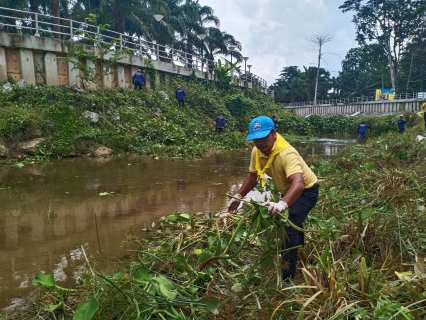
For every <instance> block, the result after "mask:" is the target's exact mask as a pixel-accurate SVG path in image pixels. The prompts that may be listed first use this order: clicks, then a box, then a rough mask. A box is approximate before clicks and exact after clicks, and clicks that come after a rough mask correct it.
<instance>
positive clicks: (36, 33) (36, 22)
mask: <svg viewBox="0 0 426 320" xmlns="http://www.w3.org/2000/svg"><path fill="white" fill-rule="evenodd" d="M34 14H35V27H36V32H35V34H34V35H35V36H36V37H40V33H38V13H34Z"/></svg>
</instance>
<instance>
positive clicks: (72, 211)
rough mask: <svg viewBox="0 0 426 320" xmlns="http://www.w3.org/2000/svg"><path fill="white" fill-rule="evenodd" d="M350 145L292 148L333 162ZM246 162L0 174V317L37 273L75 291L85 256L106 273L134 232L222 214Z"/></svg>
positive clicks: (134, 160)
mask: <svg viewBox="0 0 426 320" xmlns="http://www.w3.org/2000/svg"><path fill="white" fill-rule="evenodd" d="M350 142H351V140H336V139H318V140H309V141H304V142H298V143H295V144H293V145H294V146H295V147H296V148H297V149H298V151H299V153H300V154H301V155H302V156H303V157H305V158H306V157H309V156H311V155H322V156H325V157H329V156H332V155H334V154H335V153H336V152H337V151H338V150H339V149H340V148H341V147H343V146H344V145H346V144H348V143H350ZM249 157H250V150H248V149H247V150H243V151H231V152H229V151H227V152H223V153H214V154H212V155H210V156H208V157H205V158H199V159H185V160H181V159H172V160H153V159H150V158H146V157H138V156H126V157H109V158H75V159H62V160H57V161H51V162H45V163H41V164H36V165H33V166H26V167H23V168H15V167H10V166H7V167H0V310H2V311H7V310H12V309H13V308H15V307H16V306H19V305H21V304H22V303H23V301H24V300H23V299H24V298H25V297H26V296H27V295H28V294H29V293H30V292H31V291H33V290H34V287H33V285H32V283H31V281H32V279H34V276H35V275H36V274H37V273H39V272H44V273H49V272H54V274H55V279H56V281H57V283H58V284H59V285H63V286H72V285H73V284H74V281H75V278H76V277H77V276H78V274H79V273H78V270H79V267H80V266H81V265H83V264H84V263H85V258H84V253H86V254H87V255H88V256H93V257H95V258H96V259H97V260H98V261H99V263H100V265H101V266H102V268H104V267H108V266H110V265H112V263H113V259H112V258H113V257H120V256H122V255H123V254H124V253H125V252H124V250H123V249H122V247H121V243H122V241H123V240H124V238H125V236H126V234H127V233H128V232H129V230H130V229H132V230H133V232H134V234H135V235H137V236H143V232H142V229H145V228H148V227H150V226H151V224H152V222H154V221H155V220H157V219H158V218H159V217H161V216H163V215H168V214H170V213H172V212H175V211H180V212H203V213H208V212H213V213H216V212H224V211H225V209H226V203H227V201H228V199H227V197H226V193H227V192H231V193H234V192H235V191H236V190H237V189H238V188H239V185H240V183H241V182H242V181H243V179H244V177H245V176H246V174H247V170H248V166H249V161H250V159H249ZM253 196H255V195H253ZM83 250H84V251H83ZM99 252H102V256H103V257H104V258H101V256H100V255H99Z"/></svg>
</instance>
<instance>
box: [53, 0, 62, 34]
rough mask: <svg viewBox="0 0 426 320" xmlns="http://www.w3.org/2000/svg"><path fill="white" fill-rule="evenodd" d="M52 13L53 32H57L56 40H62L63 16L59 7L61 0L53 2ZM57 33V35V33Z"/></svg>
mask: <svg viewBox="0 0 426 320" xmlns="http://www.w3.org/2000/svg"><path fill="white" fill-rule="evenodd" d="M52 13H53V23H54V26H53V30H54V31H55V38H60V37H61V35H60V33H59V32H61V26H60V24H61V20H60V19H59V18H60V16H61V9H60V6H59V0H52ZM56 32H57V33H56Z"/></svg>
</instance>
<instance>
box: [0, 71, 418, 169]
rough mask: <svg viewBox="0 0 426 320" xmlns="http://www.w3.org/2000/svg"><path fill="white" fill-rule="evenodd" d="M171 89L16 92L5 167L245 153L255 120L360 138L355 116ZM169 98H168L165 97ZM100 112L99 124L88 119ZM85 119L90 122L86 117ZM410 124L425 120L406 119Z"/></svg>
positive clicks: (291, 133)
mask: <svg viewBox="0 0 426 320" xmlns="http://www.w3.org/2000/svg"><path fill="white" fill-rule="evenodd" d="M177 83H180V84H182V86H183V87H184V89H185V91H186V105H185V107H184V108H182V109H178V108H177V103H176V100H175V99H174V89H170V88H174V87H176V85H177ZM170 88H161V87H160V88H158V89H156V90H152V91H133V90H121V89H111V90H105V91H102V90H99V91H89V92H84V91H83V92H82V91H81V90H80V91H77V90H76V89H75V88H52V87H37V88H34V87H29V88H20V87H19V86H17V85H14V86H13V90H11V91H7V92H3V93H2V94H1V95H0V158H1V159H3V162H5V161H6V162H8V161H9V162H15V161H16V159H19V161H22V159H24V158H25V159H26V161H28V162H31V161H34V160H36V161H40V160H47V159H52V158H59V157H73V156H91V155H95V151H96V149H97V148H98V147H100V146H103V147H107V148H109V149H112V153H113V154H125V153H132V154H141V155H150V156H153V157H158V158H161V157H192V156H201V155H204V154H206V153H208V152H209V151H210V150H227V149H236V148H241V147H244V146H245V144H244V135H245V133H246V130H247V124H248V123H249V121H250V120H251V119H252V118H253V117H255V116H258V115H262V114H263V115H268V116H272V115H275V116H277V118H278V119H279V120H280V126H279V131H280V132H281V133H284V134H285V135H286V137H289V138H290V139H289V140H290V141H292V140H295V139H298V138H296V136H301V135H304V136H311V135H321V134H331V135H339V134H342V133H348V134H353V135H354V134H355V133H356V128H357V126H358V124H359V122H360V119H359V118H356V117H344V116H332V117H320V116H310V117H308V118H301V117H298V116H296V115H295V114H294V113H291V112H288V111H285V110H284V109H283V108H282V107H281V106H280V105H278V104H274V103H272V102H271V101H270V100H269V99H268V97H267V96H266V95H264V94H262V93H259V92H256V91H254V90H242V89H241V88H237V87H231V89H230V90H229V91H228V92H223V91H221V90H219V89H217V88H216V87H214V86H212V85H211V84H207V83H202V82H201V83H200V82H190V81H188V82H185V81H183V80H181V79H176V78H174V79H173V80H172V84H171V87H170ZM161 91H163V92H165V93H166V94H167V95H168V96H169V99H166V98H165V97H164V95H163V94H162V92H161ZM88 112H94V113H96V114H97V115H98V116H99V120H98V121H97V122H94V121H92V120H91V119H90V117H88V116H87V113H88ZM220 112H224V113H225V116H226V121H227V125H226V130H225V132H224V133H223V134H221V135H217V134H215V133H214V126H215V123H214V119H215V117H216V116H217V115H218V114H219V113H220ZM85 115H86V116H85ZM407 118H408V120H409V123H408V125H409V126H410V125H413V124H414V123H415V121H421V119H420V118H418V119H417V118H416V117H415V116H414V115H410V114H407ZM366 121H367V122H368V123H369V124H370V125H371V126H372V127H373V129H374V130H373V131H372V132H371V134H372V135H373V136H374V135H380V134H381V133H383V132H388V131H396V130H397V129H396V125H395V123H394V122H395V117H393V116H390V117H389V116H388V117H380V118H374V117H371V118H367V119H366ZM34 138H42V139H44V140H42V141H41V142H39V144H38V148H37V149H36V150H33V151H31V152H25V151H22V148H21V145H20V143H21V142H23V141H28V140H31V139H34Z"/></svg>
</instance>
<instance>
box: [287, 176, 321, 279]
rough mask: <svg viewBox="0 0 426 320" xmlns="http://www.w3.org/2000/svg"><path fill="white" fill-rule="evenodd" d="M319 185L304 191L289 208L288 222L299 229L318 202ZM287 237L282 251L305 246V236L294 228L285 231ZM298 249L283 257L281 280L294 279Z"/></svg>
mask: <svg viewBox="0 0 426 320" xmlns="http://www.w3.org/2000/svg"><path fill="white" fill-rule="evenodd" d="M318 193H319V184H318V183H316V184H315V185H314V186H313V187H312V188H309V189H305V190H303V192H302V195H301V196H300V198H299V199H297V201H296V202H295V203H293V204H292V205H291V206H290V207H289V220H290V221H291V222H293V223H294V224H295V225H296V226H298V227H299V228H303V222H304V221H305V219H306V217H307V216H308V214H309V211H310V210H311V209H312V208H313V207H314V206H315V205H316V203H317V201H318ZM286 231H287V232H286V233H287V237H286V241H285V244H284V247H283V249H288V248H292V247H297V246H299V245H301V246H303V245H304V244H305V234H304V233H303V232H300V231H297V230H296V229H294V228H287V229H286ZM297 255H298V249H293V250H290V251H288V252H287V253H285V254H284V255H283V270H282V279H283V280H284V279H287V278H291V277H294V275H295V274H296V265H297Z"/></svg>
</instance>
